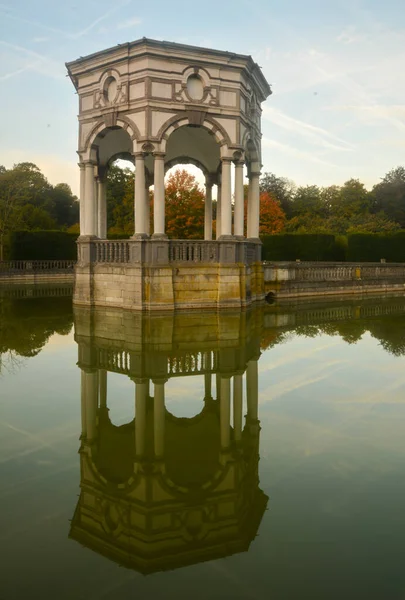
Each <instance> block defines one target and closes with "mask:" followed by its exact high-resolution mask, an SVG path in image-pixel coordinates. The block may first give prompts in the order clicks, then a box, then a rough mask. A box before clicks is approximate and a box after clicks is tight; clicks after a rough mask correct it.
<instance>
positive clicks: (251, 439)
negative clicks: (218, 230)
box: [70, 308, 268, 573]
mask: <svg viewBox="0 0 405 600" xmlns="http://www.w3.org/2000/svg"><path fill="white" fill-rule="evenodd" d="M260 334H261V312H260V311H255V312H248V313H239V314H236V315H229V314H228V315H218V314H217V313H215V314H214V313H213V314H205V315H204V316H202V315H200V316H198V315H195V314H194V315H170V316H150V317H142V316H141V315H139V314H133V313H121V312H111V311H103V310H99V309H97V311H92V312H91V311H89V310H88V309H79V308H76V309H75V336H76V341H77V343H78V346H79V363H78V364H79V366H80V368H81V369H82V400H81V402H82V436H81V448H80V463H81V493H80V498H79V501H78V504H77V508H76V511H75V514H74V517H73V520H72V524H71V530H70V536H71V537H72V538H73V539H75V540H77V541H79V542H80V543H81V544H83V545H85V546H87V547H89V548H91V549H92V550H94V551H95V552H98V553H99V554H102V555H104V556H106V557H108V558H110V559H112V560H114V561H116V562H118V563H119V564H121V565H124V566H127V567H130V568H133V569H136V570H138V571H140V572H142V573H151V572H154V571H158V570H165V569H172V568H176V567H181V566H185V565H188V564H194V563H197V562H201V561H204V560H211V559H215V558H219V557H224V556H228V555H231V554H234V553H236V552H243V551H246V550H247V549H248V548H249V545H250V543H251V542H252V540H253V539H254V537H255V536H256V534H257V531H258V528H259V525H260V522H261V519H262V516H263V513H264V510H265V508H266V505H267V501H268V498H267V496H265V494H264V493H263V492H262V491H261V490H260V488H259V477H258V462H259V431H260V427H259V421H258V359H259V356H260ZM108 371H115V372H119V373H123V374H126V375H127V376H129V377H130V378H131V379H132V380H133V381H134V396H135V419H134V420H133V421H132V422H131V423H128V424H125V425H122V426H120V427H117V426H115V425H113V424H112V423H111V421H110V419H109V413H108V408H107V372H108ZM192 375H203V376H204V381H205V397H204V407H203V409H202V411H201V412H200V414H198V415H196V416H195V417H193V418H177V417H175V416H173V415H172V414H171V413H170V412H169V411H168V410H167V408H166V406H165V384H166V382H167V381H168V379H169V378H172V377H179V376H192ZM245 382H246V400H247V402H246V404H247V414H246V419H245V422H244V423H243V408H244V394H243V389H244V387H245V386H244V383H245ZM214 389H215V394H213V390H214ZM231 403H232V404H233V419H232V423H231Z"/></svg>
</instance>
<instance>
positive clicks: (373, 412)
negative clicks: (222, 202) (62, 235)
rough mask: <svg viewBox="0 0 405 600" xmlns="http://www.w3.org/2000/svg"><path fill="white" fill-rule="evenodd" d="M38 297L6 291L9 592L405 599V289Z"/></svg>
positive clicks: (2, 450) (2, 588)
mask: <svg viewBox="0 0 405 600" xmlns="http://www.w3.org/2000/svg"><path fill="white" fill-rule="evenodd" d="M26 295H27V294H26V293H25V292H24V291H23V292H21V293H20V294H18V293H16V292H13V291H12V290H9V291H8V293H3V295H2V298H0V353H1V362H0V514H1V528H0V544H1V548H2V550H1V561H0V599H1V600H14V599H15V600H20V599H26V598H41V599H43V600H47V599H48V598H49V599H58V600H64V599H69V600H76V599H86V600H91V599H99V598H102V599H117V598H119V599H127V598H128V599H129V598H131V599H132V598H141V599H143V598H145V599H146V598H153V599H154V600H155V599H156V600H159V599H170V598H176V599H177V598H178V599H182V598H184V599H188V598H193V599H203V598H204V599H205V598H210V599H228V598H229V599H235V600H239V599H241V600H242V599H253V600H257V599H268V598H271V599H276V600H289V599H294V600H295V599H297V598H311V599H318V598H319V599H339V600H341V599H342V598H347V599H352V598H353V599H356V600H359V599H363V598H364V599H367V600H374V599H383V600H403V599H404V598H405V569H404V557H405V443H404V440H405V368H404V367H405V299H404V298H392V299H383V300H380V301H377V300H372V301H370V300H368V301H366V302H360V301H356V300H350V301H343V302H339V303H337V302H329V303H328V304H325V305H321V304H318V303H316V304H315V303H310V304H305V305H304V304H301V305H298V306H290V307H287V306H286V307H277V306H271V307H266V308H265V309H260V310H255V311H251V312H248V313H241V314H231V315H224V316H218V315H216V314H213V313H211V314H206V315H201V314H199V315H184V316H180V315H177V316H175V317H171V316H154V317H144V318H141V317H140V316H138V315H133V314H130V313H121V312H120V311H105V310H104V311H103V310H97V311H88V310H84V309H74V311H73V309H72V305H71V298H70V296H69V289H62V288H59V289H51V288H47V289H43V290H39V291H38V289H37V290H36V291H31V296H35V297H28V298H27V297H25V296H26ZM18 296H21V297H18Z"/></svg>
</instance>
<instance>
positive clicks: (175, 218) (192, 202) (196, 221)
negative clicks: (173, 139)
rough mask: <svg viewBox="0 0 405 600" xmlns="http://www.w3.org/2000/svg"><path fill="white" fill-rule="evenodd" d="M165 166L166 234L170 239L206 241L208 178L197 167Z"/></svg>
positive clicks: (183, 165) (181, 163) (190, 165)
mask: <svg viewBox="0 0 405 600" xmlns="http://www.w3.org/2000/svg"><path fill="white" fill-rule="evenodd" d="M186 161H187V159H185V160H184V162H183V161H182V162H179V163H177V161H175V164H174V166H170V164H169V165H166V168H167V170H166V175H165V228H166V229H165V230H166V235H167V236H168V237H169V238H171V239H191V240H198V239H200V240H203V239H204V220H205V200H206V198H205V175H204V173H203V171H202V169H201V168H199V167H197V166H196V165H194V164H191V163H188V162H186Z"/></svg>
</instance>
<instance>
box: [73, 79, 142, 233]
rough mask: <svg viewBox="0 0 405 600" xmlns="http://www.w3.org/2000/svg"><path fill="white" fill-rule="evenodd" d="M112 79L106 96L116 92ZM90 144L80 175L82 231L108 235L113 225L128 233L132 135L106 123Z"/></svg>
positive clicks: (132, 178) (114, 227) (130, 211)
mask: <svg viewBox="0 0 405 600" xmlns="http://www.w3.org/2000/svg"><path fill="white" fill-rule="evenodd" d="M110 79H111V80H110ZM110 79H108V80H106V83H105V87H104V94H105V96H106V98H107V97H108V98H110V97H112V96H113V95H114V94H115V93H116V81H115V79H114V80H113V78H110ZM88 144H89V146H88V148H87V153H88V160H87V161H85V163H84V164H83V176H82V179H81V193H80V195H81V197H82V198H83V197H84V196H86V199H87V200H86V204H87V208H85V209H84V207H83V209H84V210H81V213H80V231H81V234H82V235H92V236H97V237H99V238H101V239H106V238H107V232H108V230H109V229H110V230H111V229H112V232H113V233H115V234H116V235H119V234H121V236H122V235H124V234H127V236H129V235H130V234H131V233H132V232H133V212H134V211H133V187H134V175H133V140H132V138H131V135H130V133H129V132H128V131H127V130H126V129H124V128H123V127H121V126H112V127H105V128H103V129H102V130H101V131H99V132H98V133H97V134H96V135H95V137H94V138H93V139H92V138H90V140H89V142H88ZM131 188H132V190H131ZM131 204H132V206H131ZM131 227H132V231H131Z"/></svg>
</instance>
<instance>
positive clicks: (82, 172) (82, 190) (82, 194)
mask: <svg viewBox="0 0 405 600" xmlns="http://www.w3.org/2000/svg"><path fill="white" fill-rule="evenodd" d="M79 167H80V235H84V232H85V229H86V226H85V219H86V217H85V204H86V202H85V186H86V180H85V177H86V172H85V168H84V167H85V165H84V163H79Z"/></svg>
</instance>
